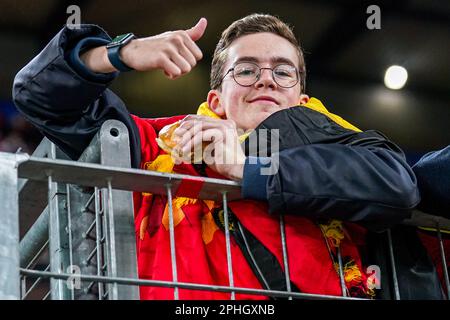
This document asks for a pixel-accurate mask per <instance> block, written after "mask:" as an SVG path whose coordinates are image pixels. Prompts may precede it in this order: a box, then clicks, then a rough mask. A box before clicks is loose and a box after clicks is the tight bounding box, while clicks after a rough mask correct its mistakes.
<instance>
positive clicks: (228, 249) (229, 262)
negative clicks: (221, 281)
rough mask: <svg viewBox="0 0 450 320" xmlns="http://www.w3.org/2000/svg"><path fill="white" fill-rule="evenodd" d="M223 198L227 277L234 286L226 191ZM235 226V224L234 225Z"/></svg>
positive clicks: (233, 298) (233, 294)
mask: <svg viewBox="0 0 450 320" xmlns="http://www.w3.org/2000/svg"><path fill="white" fill-rule="evenodd" d="M222 200H223V221H224V224H225V228H224V229H225V245H226V253H227V266H228V279H229V282H230V287H234V275H233V259H232V257H231V241H230V230H229V228H230V227H229V223H228V200H227V194H226V192H223V193H222ZM235 227H236V226H235ZM235 299H236V293H235V292H234V291H231V300H235Z"/></svg>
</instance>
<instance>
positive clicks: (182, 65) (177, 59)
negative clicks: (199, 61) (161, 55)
mask: <svg viewBox="0 0 450 320" xmlns="http://www.w3.org/2000/svg"><path fill="white" fill-rule="evenodd" d="M170 60H172V62H173V63H175V64H176V65H177V67H178V68H179V69H180V70H181V73H182V74H185V73H188V72H189V71H191V70H192V67H191V65H190V64H189V62H187V61H186V59H185V58H184V57H182V56H181V55H180V54H179V53H178V52H174V53H172V54H171V56H170Z"/></svg>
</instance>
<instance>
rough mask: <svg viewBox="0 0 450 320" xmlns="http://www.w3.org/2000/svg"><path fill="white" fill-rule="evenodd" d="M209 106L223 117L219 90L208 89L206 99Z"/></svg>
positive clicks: (223, 110)
mask: <svg viewBox="0 0 450 320" xmlns="http://www.w3.org/2000/svg"><path fill="white" fill-rule="evenodd" d="M206 101H207V102H208V105H209V108H210V109H211V110H212V111H213V112H214V113H215V114H217V115H218V116H219V117H221V118H225V109H224V108H223V106H222V103H221V102H220V92H219V90H209V92H208V97H207V100H206Z"/></svg>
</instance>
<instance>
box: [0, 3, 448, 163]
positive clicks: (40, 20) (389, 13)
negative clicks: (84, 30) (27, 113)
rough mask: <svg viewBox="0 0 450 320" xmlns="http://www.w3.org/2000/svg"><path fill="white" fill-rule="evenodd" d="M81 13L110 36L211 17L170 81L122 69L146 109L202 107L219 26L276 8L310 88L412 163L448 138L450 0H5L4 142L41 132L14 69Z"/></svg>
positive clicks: (128, 96)
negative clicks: (392, 70)
mask: <svg viewBox="0 0 450 320" xmlns="http://www.w3.org/2000/svg"><path fill="white" fill-rule="evenodd" d="M72 4H77V5H79V6H80V8H81V21H82V22H83V23H95V24H98V25H100V26H102V27H103V28H104V29H105V30H106V31H107V32H108V33H109V34H110V35H111V36H115V35H117V34H122V33H126V32H134V33H135V34H136V35H138V36H141V37H143V36H150V35H155V34H158V33H161V32H165V31H168V30H176V29H185V28H190V27H191V26H193V25H194V24H195V23H196V22H197V21H198V19H199V18H200V17H202V16H204V17H206V18H207V19H208V27H207V29H206V33H205V35H204V36H203V38H202V39H201V40H200V41H199V42H198V44H199V46H200V48H201V49H202V50H203V53H204V58H203V60H202V61H201V62H200V63H199V64H198V65H197V67H196V68H195V69H194V70H193V71H192V72H191V73H189V74H188V75H186V76H184V77H182V78H180V79H178V80H176V81H171V80H168V79H167V78H165V77H164V76H163V75H162V72H161V71H154V72H149V73H136V72H134V73H133V72H132V73H128V74H123V75H121V76H120V77H119V78H118V79H117V80H116V81H115V82H114V83H113V85H112V89H113V90H114V91H116V92H117V93H118V94H119V96H121V98H122V99H123V100H124V101H125V102H126V104H127V106H128V108H129V110H130V111H131V112H132V113H134V114H137V115H139V116H142V117H153V116H169V115H175V114H185V113H194V112H195V111H196V109H197V106H198V105H199V104H200V103H201V102H203V101H204V100H205V98H206V94H207V92H208V89H209V68H210V63H211V58H212V53H213V51H214V47H215V44H216V43H217V41H218V39H219V36H220V33H221V31H222V30H223V29H224V28H226V27H227V26H228V25H229V24H230V23H231V22H233V21H234V20H236V19H238V18H241V17H243V16H245V15H247V14H249V13H254V12H258V13H270V14H273V15H277V16H279V17H280V18H281V19H282V20H284V21H286V22H288V23H289V24H291V25H292V26H294V32H295V33H296V34H297V36H298V38H299V39H300V42H301V44H302V47H303V49H304V50H305V58H306V66H307V80H306V90H307V93H308V94H309V95H310V96H314V97H317V98H319V99H320V100H322V102H323V103H324V104H325V106H327V108H328V109H329V110H330V111H331V112H333V113H336V114H338V115H340V116H342V117H343V118H345V119H347V120H348V121H350V122H351V123H353V124H355V125H356V126H358V127H360V128H361V129H377V130H380V131H382V132H383V133H384V134H386V135H387V136H388V137H389V138H391V139H392V140H394V141H395V142H396V143H397V144H399V145H400V146H401V147H402V148H403V149H404V150H405V151H406V152H407V155H408V159H409V161H410V162H411V163H413V162H414V161H415V159H417V157H419V156H420V155H422V154H423V153H425V152H428V151H431V150H435V149H439V148H443V147H444V146H446V145H448V144H450V130H449V128H448V126H449V124H450V1H448V0H397V1H345V0H336V1H327V0H301V1H287V0H285V1H283V0H280V1H265V0H258V1H254V0H241V1H216V0H210V1H198V0H190V1H189V0H188V1H171V0H166V1H159V0H158V1H157V0H150V1H138V0H128V1H119V0H109V1H106V0H105V1H103V0H98V1H94V0H92V1H89V0H86V1H61V0H58V1H57V0H41V1H31V0H28V1H17V0H15V1H14V0H1V1H0V46H1V47H0V48H1V50H0V150H4V151H11V152H15V151H16V149H17V148H18V147H22V150H23V151H26V152H32V151H33V149H34V147H35V145H36V143H37V142H38V141H39V140H40V139H41V136H40V135H39V134H37V133H36V131H34V130H33V129H32V128H30V126H29V125H28V124H27V123H26V122H25V121H23V119H21V118H20V117H19V116H17V114H16V112H15V108H14V107H13V105H12V102H11V87H12V82H13V79H14V75H15V74H16V73H17V72H18V71H19V70H20V69H21V68H22V67H23V66H24V65H25V64H26V63H27V62H28V61H29V60H31V59H32V58H33V57H34V56H35V55H36V54H37V53H38V52H39V51H40V50H41V49H42V48H43V47H44V46H45V44H46V43H47V42H48V41H49V40H50V39H51V38H52V37H53V35H54V34H55V33H56V32H57V31H58V30H59V29H60V28H61V27H62V26H63V24H64V23H65V22H66V20H67V18H68V17H69V14H67V13H66V9H67V7H68V6H69V5H72ZM371 4H377V5H378V6H379V7H380V9H381V29H380V30H369V29H368V28H367V26H366V20H367V19H368V18H369V14H367V13H366V9H367V7H368V6H369V5H371ZM393 64H398V65H401V66H403V67H405V68H406V69H407V70H408V74H409V77H408V82H407V83H406V86H405V87H404V88H403V89H402V90H390V89H387V88H386V87H385V86H384V83H383V77H384V72H385V70H386V68H387V67H389V66H390V65H393Z"/></svg>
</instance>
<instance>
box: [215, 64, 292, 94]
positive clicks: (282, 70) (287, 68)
mask: <svg viewBox="0 0 450 320" xmlns="http://www.w3.org/2000/svg"><path fill="white" fill-rule="evenodd" d="M265 69H266V70H271V71H272V78H273V80H274V81H275V82H276V83H277V84H278V85H279V86H280V87H283V88H292V87H293V86H295V85H296V84H297V83H298V81H299V72H298V71H297V68H296V67H294V66H292V65H290V64H279V65H277V66H276V67H275V68H273V69H272V68H260V67H259V66H258V65H257V64H256V63H252V62H241V63H238V64H236V65H235V66H234V67H233V68H231V69H229V70H228V71H227V73H225V75H224V76H223V78H222V80H221V81H220V82H222V81H223V79H225V77H226V76H227V75H228V73H230V72H232V74H233V79H234V81H236V83H237V84H239V85H241V86H243V87H250V86H252V85H254V84H255V83H256V82H257V81H258V80H259V79H260V78H261V71H262V70H265Z"/></svg>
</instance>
